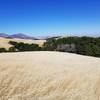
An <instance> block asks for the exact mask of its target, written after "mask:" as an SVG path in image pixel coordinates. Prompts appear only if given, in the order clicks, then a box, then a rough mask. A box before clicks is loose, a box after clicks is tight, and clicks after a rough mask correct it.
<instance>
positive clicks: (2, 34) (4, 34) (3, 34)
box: [0, 33, 9, 38]
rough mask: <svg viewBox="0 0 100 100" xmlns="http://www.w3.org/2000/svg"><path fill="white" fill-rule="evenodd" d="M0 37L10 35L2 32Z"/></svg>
mask: <svg viewBox="0 0 100 100" xmlns="http://www.w3.org/2000/svg"><path fill="white" fill-rule="evenodd" d="M0 37H4V38H8V37H9V35H8V34H6V33H0Z"/></svg>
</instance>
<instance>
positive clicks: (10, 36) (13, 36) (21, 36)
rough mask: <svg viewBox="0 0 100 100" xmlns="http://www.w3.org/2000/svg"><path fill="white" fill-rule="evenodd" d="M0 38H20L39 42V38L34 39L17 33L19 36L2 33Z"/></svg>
mask: <svg viewBox="0 0 100 100" xmlns="http://www.w3.org/2000/svg"><path fill="white" fill-rule="evenodd" d="M0 37H3V38H19V39H32V40H37V38H35V37H32V36H28V35H26V34H23V33H17V34H12V35H8V34H6V33H0Z"/></svg>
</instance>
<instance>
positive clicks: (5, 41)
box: [0, 37, 46, 49]
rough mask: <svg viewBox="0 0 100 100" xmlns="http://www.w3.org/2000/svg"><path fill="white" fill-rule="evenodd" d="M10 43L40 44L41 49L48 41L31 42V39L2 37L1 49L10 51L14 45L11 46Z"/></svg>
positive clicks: (0, 41)
mask: <svg viewBox="0 0 100 100" xmlns="http://www.w3.org/2000/svg"><path fill="white" fill-rule="evenodd" d="M9 41H15V42H23V43H29V44H31V43H35V44H38V45H39V46H40V47H41V46H42V45H43V43H44V42H45V41H46V40H31V39H18V38H3V37H0V48H2V47H3V48H6V49H8V48H9V47H11V46H12V45H10V44H9Z"/></svg>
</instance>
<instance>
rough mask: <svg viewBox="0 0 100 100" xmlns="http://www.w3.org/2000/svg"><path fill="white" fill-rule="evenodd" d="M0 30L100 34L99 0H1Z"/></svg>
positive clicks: (29, 32) (37, 33)
mask: <svg viewBox="0 0 100 100" xmlns="http://www.w3.org/2000/svg"><path fill="white" fill-rule="evenodd" d="M0 32H4V33H8V34H14V33H27V34H29V35H34V36H45V35H53V34H55V35H57V34H58V35H60V34H62V35H63V34H65V33H66V35H67V34H69V35H70V34H74V35H76V34H79V35H84V34H83V33H85V35H86V34H87V35H90V34H91V35H97V34H98V35H100V0H0Z"/></svg>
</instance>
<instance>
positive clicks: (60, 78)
mask: <svg viewBox="0 0 100 100" xmlns="http://www.w3.org/2000/svg"><path fill="white" fill-rule="evenodd" d="M0 100H100V59H99V58H95V57H87V56H81V55H77V54H71V53H62V52H48V51H44V52H42V51H40V52H22V53H2V54H0Z"/></svg>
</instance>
